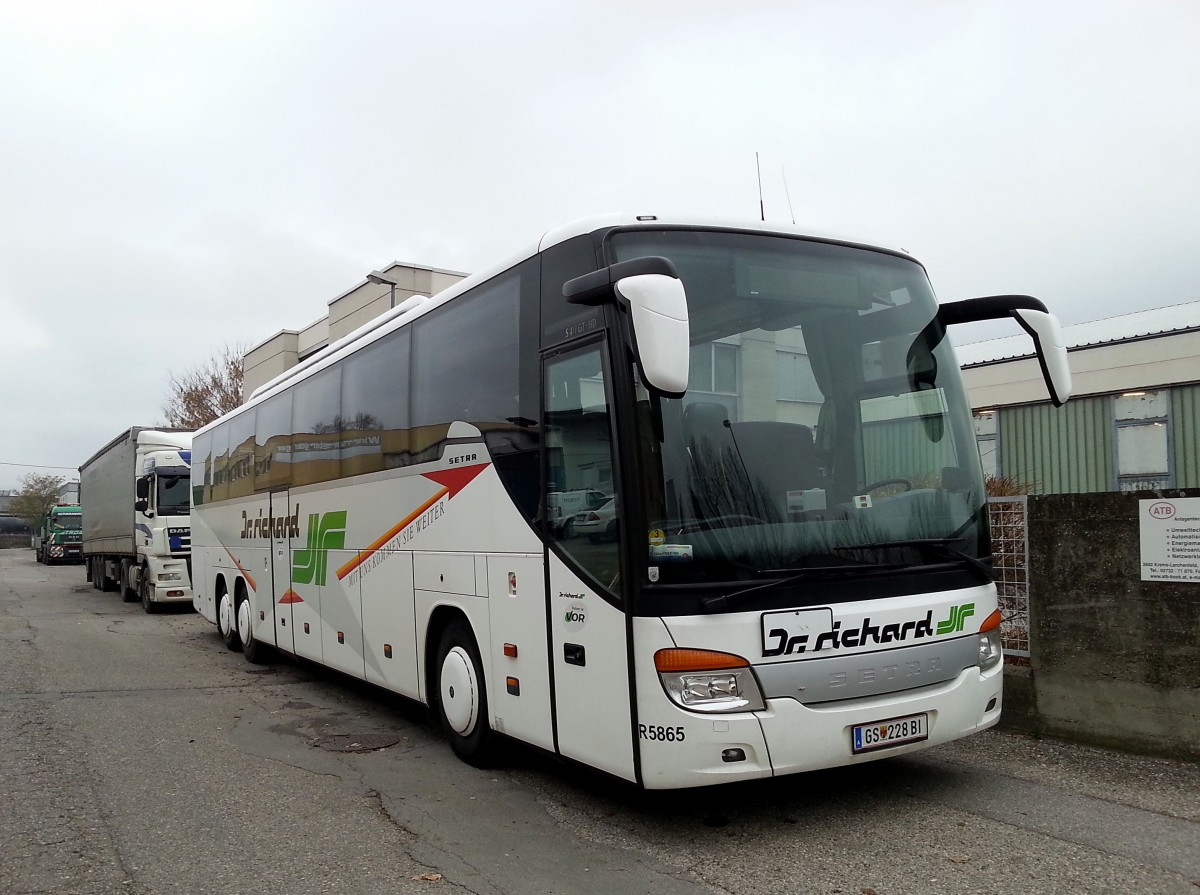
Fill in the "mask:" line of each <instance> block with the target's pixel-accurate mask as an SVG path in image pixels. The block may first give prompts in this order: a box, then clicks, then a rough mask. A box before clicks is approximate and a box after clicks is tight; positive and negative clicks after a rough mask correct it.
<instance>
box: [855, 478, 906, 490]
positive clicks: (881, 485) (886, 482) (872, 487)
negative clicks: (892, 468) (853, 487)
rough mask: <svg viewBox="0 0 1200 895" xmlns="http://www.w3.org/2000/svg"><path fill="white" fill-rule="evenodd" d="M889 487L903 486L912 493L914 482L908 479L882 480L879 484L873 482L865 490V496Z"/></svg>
mask: <svg viewBox="0 0 1200 895" xmlns="http://www.w3.org/2000/svg"><path fill="white" fill-rule="evenodd" d="M888 485H903V486H904V490H905V491H911V490H912V487H913V486H912V482H910V481H909V480H908V479H899V478H897V479H880V480H879V481H878V482H872V483H871V484H870V485H867V487H866V488H864V489H863V494H870V493H871V492H872V491H878V490H879V489H880V488H884V487H886V486H888Z"/></svg>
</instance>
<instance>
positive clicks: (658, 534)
mask: <svg viewBox="0 0 1200 895" xmlns="http://www.w3.org/2000/svg"><path fill="white" fill-rule="evenodd" d="M649 539H650V546H651V547H661V546H662V545H663V544H665V543H666V541H667V534H666V532H664V531H663V530H662V529H661V528H652V529H650V534H649Z"/></svg>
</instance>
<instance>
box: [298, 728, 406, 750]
mask: <svg viewBox="0 0 1200 895" xmlns="http://www.w3.org/2000/svg"><path fill="white" fill-rule="evenodd" d="M398 742H400V737H398V736H392V735H391V734H387V733H360V734H337V735H335V736H327V737H321V738H319V739H318V740H317V741H316V742H314V743H313V745H314V746H316V747H317V748H319V749H324V750H325V751H327V752H377V751H379V750H380V749H386V748H387V747H388V746H394V745H396V744H397V743H398Z"/></svg>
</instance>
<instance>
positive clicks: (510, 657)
mask: <svg viewBox="0 0 1200 895" xmlns="http://www.w3.org/2000/svg"><path fill="white" fill-rule="evenodd" d="M486 560H487V593H488V602H489V605H490V608H491V613H490V614H491V622H492V629H491V638H492V647H491V652H492V665H491V671H490V674H489V675H488V679H489V681H490V683H491V686H490V690H491V693H492V694H493V695H492V712H493V715H494V716H495V724H494V727H495V728H496V730H498V731H500V732H501V733H504V734H507V735H508V736H511V737H514V738H516V739H518V740H523V741H525V742H527V743H532V744H534V745H535V746H540V747H541V748H543V749H548V750H551V751H553V749H554V721H553V718H552V716H551V712H550V657H549V656H548V655H547V654H546V586H545V576H544V573H543V562H542V556H541V555H540V554H539V555H536V556H530V555H526V556H520V555H516V554H507V555H492V556H488V557H487V558H486Z"/></svg>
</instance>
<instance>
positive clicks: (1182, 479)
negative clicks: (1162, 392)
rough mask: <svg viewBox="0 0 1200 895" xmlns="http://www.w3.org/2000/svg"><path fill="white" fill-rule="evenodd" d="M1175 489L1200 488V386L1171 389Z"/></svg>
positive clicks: (1182, 386)
mask: <svg viewBox="0 0 1200 895" xmlns="http://www.w3.org/2000/svg"><path fill="white" fill-rule="evenodd" d="M1171 425H1172V427H1173V429H1174V434H1175V438H1174V441H1175V444H1174V453H1175V487H1177V488H1200V385H1181V386H1175V387H1174V388H1172V389H1171Z"/></svg>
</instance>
